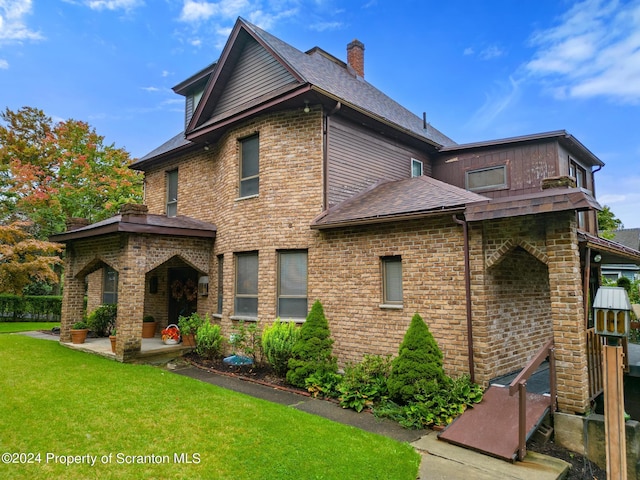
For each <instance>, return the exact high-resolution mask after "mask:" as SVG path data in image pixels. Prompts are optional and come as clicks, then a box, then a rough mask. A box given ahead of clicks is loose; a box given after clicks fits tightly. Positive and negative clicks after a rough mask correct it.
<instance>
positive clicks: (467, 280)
mask: <svg viewBox="0 0 640 480" xmlns="http://www.w3.org/2000/svg"><path fill="white" fill-rule="evenodd" d="M453 221H454V222H456V223H457V224H458V225H462V235H463V236H464V290H465V294H466V297H467V302H466V303H467V339H468V341H467V349H468V353H467V354H468V356H469V377H470V379H471V382H473V383H475V381H476V375H475V367H474V362H473V324H472V320H473V317H472V314H471V267H470V264H469V227H468V225H467V221H466V220H459V219H458V217H456V216H455V215H453Z"/></svg>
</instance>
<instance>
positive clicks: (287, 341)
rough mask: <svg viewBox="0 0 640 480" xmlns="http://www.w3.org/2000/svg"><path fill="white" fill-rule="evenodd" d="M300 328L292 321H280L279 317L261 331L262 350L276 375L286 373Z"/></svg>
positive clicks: (282, 375) (281, 375)
mask: <svg viewBox="0 0 640 480" xmlns="http://www.w3.org/2000/svg"><path fill="white" fill-rule="evenodd" d="M298 338H300V329H299V328H298V327H297V326H296V324H295V323H293V322H282V321H280V319H279V318H277V319H276V321H275V322H273V324H272V325H271V326H267V327H265V329H264V330H263V331H262V351H263V352H264V355H265V357H267V361H268V362H269V364H270V365H271V367H272V368H273V371H274V372H275V373H276V375H278V376H280V377H284V376H285V375H286V374H287V368H288V365H289V359H290V358H291V352H292V350H293V346H294V345H295V343H296V341H297V340H298Z"/></svg>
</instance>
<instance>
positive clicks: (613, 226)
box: [598, 205, 624, 240]
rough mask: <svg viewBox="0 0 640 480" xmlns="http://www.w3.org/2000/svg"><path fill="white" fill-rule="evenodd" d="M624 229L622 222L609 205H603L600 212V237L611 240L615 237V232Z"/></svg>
mask: <svg viewBox="0 0 640 480" xmlns="http://www.w3.org/2000/svg"><path fill="white" fill-rule="evenodd" d="M622 228H624V225H623V224H622V220H620V219H619V218H616V216H615V215H614V213H613V212H612V211H611V208H609V206H608V205H603V206H602V210H600V211H599V212H598V230H599V231H600V236H602V237H603V238H608V239H609V240H611V239H612V238H613V237H615V231H616V230H620V229H622Z"/></svg>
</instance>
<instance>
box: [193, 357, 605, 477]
mask: <svg viewBox="0 0 640 480" xmlns="http://www.w3.org/2000/svg"><path fill="white" fill-rule="evenodd" d="M183 358H184V359H185V360H187V361H188V362H189V363H191V364H192V365H194V366H196V367H198V368H202V369H205V370H209V371H212V372H215V373H218V374H221V375H229V376H234V377H237V378H241V379H243V380H246V381H251V382H256V383H260V384H262V385H267V386H270V387H273V388H278V389H281V390H287V391H291V392H295V393H298V394H300V395H304V396H307V397H308V396H309V393H308V392H307V391H306V390H303V389H300V388H296V387H292V386H291V385H289V384H287V382H286V381H285V380H284V379H283V378H281V377H278V376H277V375H275V374H274V373H273V370H272V369H271V368H270V367H269V366H263V365H250V366H249V365H238V366H235V365H227V364H225V363H224V362H223V361H222V359H216V360H208V359H204V358H202V357H200V356H199V355H198V354H196V353H194V352H192V353H188V354H186V355H184V356H183ZM331 401H335V400H331ZM527 448H528V449H529V450H531V451H533V452H537V453H542V454H544V455H548V456H550V457H555V458H559V459H561V460H564V461H565V462H567V463H569V464H570V465H571V469H570V470H569V473H568V475H567V476H566V477H565V478H566V480H606V478H607V474H606V472H605V471H604V470H602V469H601V468H600V467H598V466H597V465H596V464H595V463H593V462H591V461H590V460H588V459H587V458H586V457H584V456H582V455H580V454H578V453H575V452H572V451H570V450H567V449H566V448H563V447H560V446H559V445H556V444H555V443H553V441H549V442H546V443H544V444H543V443H537V442H535V441H533V440H532V441H530V442H529V443H528V444H527Z"/></svg>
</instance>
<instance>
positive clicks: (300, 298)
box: [278, 250, 308, 319]
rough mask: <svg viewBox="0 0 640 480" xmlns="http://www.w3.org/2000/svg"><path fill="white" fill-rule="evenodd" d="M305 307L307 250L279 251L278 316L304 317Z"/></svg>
mask: <svg viewBox="0 0 640 480" xmlns="http://www.w3.org/2000/svg"><path fill="white" fill-rule="evenodd" d="M307 308H308V304H307V252H306V250H292V251H282V252H279V253H278V316H279V317H281V318H283V319H285V318H306V316H307V313H308V311H307Z"/></svg>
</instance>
